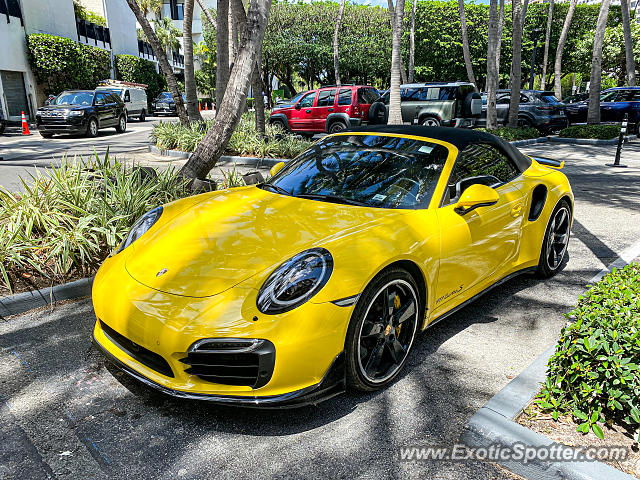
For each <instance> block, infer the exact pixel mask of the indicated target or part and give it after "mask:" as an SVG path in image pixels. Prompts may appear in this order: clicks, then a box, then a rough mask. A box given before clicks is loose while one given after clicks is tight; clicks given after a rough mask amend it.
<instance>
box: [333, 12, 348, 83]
mask: <svg viewBox="0 0 640 480" xmlns="http://www.w3.org/2000/svg"><path fill="white" fill-rule="evenodd" d="M344 4H345V0H340V8H339V9H338V18H336V28H335V29H334V30H333V69H334V71H335V75H336V85H338V86H340V85H341V83H340V65H339V62H338V34H339V33H340V24H341V23H342V15H343V14H344Z"/></svg>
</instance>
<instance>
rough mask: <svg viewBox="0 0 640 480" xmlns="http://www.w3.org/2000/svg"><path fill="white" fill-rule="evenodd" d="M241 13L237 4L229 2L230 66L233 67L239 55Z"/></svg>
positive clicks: (231, 0)
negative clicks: (239, 16)
mask: <svg viewBox="0 0 640 480" xmlns="http://www.w3.org/2000/svg"><path fill="white" fill-rule="evenodd" d="M238 15H239V12H238V7H237V4H236V3H235V2H234V1H233V0H230V2H229V47H230V53H229V64H230V65H231V66H232V67H233V62H235V59H236V55H237V54H238V30H240V28H238V22H239V18H238Z"/></svg>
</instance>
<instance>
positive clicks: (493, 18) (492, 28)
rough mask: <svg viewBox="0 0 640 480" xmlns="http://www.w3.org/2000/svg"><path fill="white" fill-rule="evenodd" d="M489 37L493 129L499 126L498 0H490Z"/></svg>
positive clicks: (489, 106)
mask: <svg viewBox="0 0 640 480" xmlns="http://www.w3.org/2000/svg"><path fill="white" fill-rule="evenodd" d="M488 35H489V38H488V42H487V81H486V90H487V128H488V129H489V130H493V129H495V128H497V127H498V112H497V111H496V90H497V88H498V69H497V65H496V56H497V51H496V50H497V48H498V45H499V43H498V1H497V0H489V32H488Z"/></svg>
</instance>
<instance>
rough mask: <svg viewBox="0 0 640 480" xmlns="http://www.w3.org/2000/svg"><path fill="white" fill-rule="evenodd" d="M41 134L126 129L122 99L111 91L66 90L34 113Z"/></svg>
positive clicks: (92, 135) (90, 134)
mask: <svg viewBox="0 0 640 480" xmlns="http://www.w3.org/2000/svg"><path fill="white" fill-rule="evenodd" d="M36 125H37V126H38V130H39V131H40V135H42V136H43V137H44V138H50V137H52V136H53V135H54V134H56V133H84V134H86V135H87V136H89V137H95V136H97V135H98V130H99V129H101V128H109V127H115V129H116V131H117V132H118V133H122V132H124V131H125V130H126V129H127V112H126V110H125V107H124V102H123V101H122V100H121V99H120V97H119V96H117V95H116V94H114V93H111V92H109V91H102V92H101V91H95V90H68V91H64V92H62V93H61V94H60V95H58V96H57V97H56V98H55V99H53V100H52V101H51V102H50V104H49V105H47V106H44V107H42V108H40V109H39V110H38V111H37V112H36Z"/></svg>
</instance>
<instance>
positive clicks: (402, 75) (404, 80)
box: [387, 0, 407, 83]
mask: <svg viewBox="0 0 640 480" xmlns="http://www.w3.org/2000/svg"><path fill="white" fill-rule="evenodd" d="M387 5H388V6H389V19H390V21H391V31H392V32H393V28H394V25H395V24H396V12H395V7H394V6H393V0H387ZM402 20H404V1H403V7H402V16H401V23H400V35H401V36H402ZM392 52H393V50H392ZM398 61H399V62H400V81H401V82H402V83H407V72H406V71H405V69H404V62H403V61H402V42H400V57H399V59H398Z"/></svg>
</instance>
